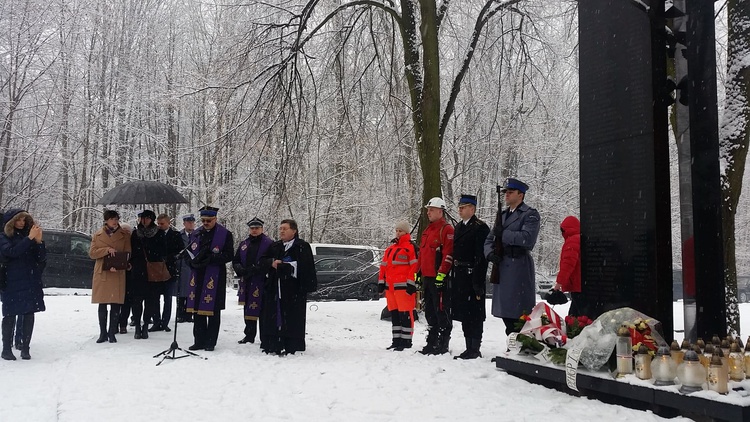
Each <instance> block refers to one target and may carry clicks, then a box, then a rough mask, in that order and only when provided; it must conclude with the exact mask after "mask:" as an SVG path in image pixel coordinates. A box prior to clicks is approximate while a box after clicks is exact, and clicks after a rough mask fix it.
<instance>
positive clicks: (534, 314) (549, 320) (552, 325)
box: [521, 302, 566, 346]
mask: <svg viewBox="0 0 750 422" xmlns="http://www.w3.org/2000/svg"><path fill="white" fill-rule="evenodd" d="M542 316H546V321H544V320H543V319H542ZM529 318H530V319H529V320H528V321H526V323H525V324H524V325H523V328H521V334H527V335H533V336H534V338H536V339H537V340H539V341H541V342H543V343H547V344H549V345H552V346H562V345H563V344H565V340H566V337H565V332H566V331H565V320H564V319H562V318H560V316H559V315H557V313H556V312H555V311H554V310H552V308H551V307H550V306H549V305H547V304H546V303H545V302H539V303H537V304H536V306H535V307H534V309H533V310H532V311H531V314H529ZM545 322H546V323H545Z"/></svg>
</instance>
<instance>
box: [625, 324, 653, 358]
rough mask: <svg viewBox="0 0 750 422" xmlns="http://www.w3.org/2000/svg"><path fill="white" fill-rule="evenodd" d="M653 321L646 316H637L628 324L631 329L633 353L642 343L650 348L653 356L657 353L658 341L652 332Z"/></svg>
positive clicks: (649, 350) (649, 351)
mask: <svg viewBox="0 0 750 422" xmlns="http://www.w3.org/2000/svg"><path fill="white" fill-rule="evenodd" d="M650 323H651V321H650V320H649V319H647V318H646V319H644V318H636V319H635V321H633V323H631V324H628V328H629V329H630V338H631V340H632V342H633V353H637V352H638V349H640V347H641V345H644V346H646V347H647V348H648V354H650V355H651V357H653V356H654V355H655V354H656V349H657V348H658V346H657V345H656V341H655V340H654V336H653V335H652V333H651V325H650Z"/></svg>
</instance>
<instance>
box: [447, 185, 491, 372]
mask: <svg viewBox="0 0 750 422" xmlns="http://www.w3.org/2000/svg"><path fill="white" fill-rule="evenodd" d="M476 210H477V197H476V196H474V195H465V194H464V195H461V199H459V201H458V215H459V217H460V218H461V222H459V223H458V224H457V225H456V230H455V234H454V237H453V278H452V286H451V318H452V319H453V320H454V321H461V328H462V330H463V332H464V340H465V341H466V350H464V352H463V353H461V354H460V355H458V356H455V357H454V359H476V358H479V357H482V354H481V353H480V352H479V346H480V345H481V343H482V332H483V329H484V319H485V314H486V311H485V306H484V303H485V293H486V292H485V286H486V276H487V259H485V257H484V241H485V239H486V238H487V235H488V234H489V233H490V228H489V226H487V224H486V223H485V222H484V221H482V220H480V219H478V218H477V216H476V215H475V213H476Z"/></svg>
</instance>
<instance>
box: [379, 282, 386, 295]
mask: <svg viewBox="0 0 750 422" xmlns="http://www.w3.org/2000/svg"><path fill="white" fill-rule="evenodd" d="M384 291H385V283H378V293H383V292H384Z"/></svg>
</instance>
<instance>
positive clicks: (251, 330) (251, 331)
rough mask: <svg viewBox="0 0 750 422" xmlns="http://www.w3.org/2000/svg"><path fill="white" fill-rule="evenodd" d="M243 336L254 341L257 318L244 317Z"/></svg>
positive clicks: (256, 330) (256, 331)
mask: <svg viewBox="0 0 750 422" xmlns="http://www.w3.org/2000/svg"><path fill="white" fill-rule="evenodd" d="M244 333H245V337H247V338H249V339H250V340H252V341H255V336H256V334H258V320H257V319H246V320H245V331H244Z"/></svg>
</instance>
